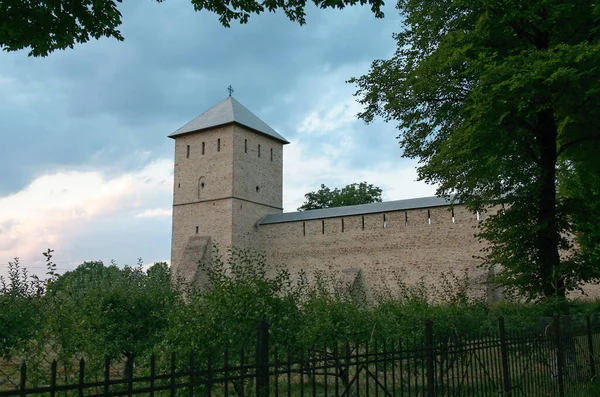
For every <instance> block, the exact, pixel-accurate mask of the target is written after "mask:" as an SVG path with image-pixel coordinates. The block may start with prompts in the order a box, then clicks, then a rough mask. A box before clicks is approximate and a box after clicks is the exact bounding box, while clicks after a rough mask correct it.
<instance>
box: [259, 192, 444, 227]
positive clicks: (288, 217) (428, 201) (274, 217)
mask: <svg viewBox="0 0 600 397" xmlns="http://www.w3.org/2000/svg"><path fill="white" fill-rule="evenodd" d="M451 201H452V197H450V198H449V199H444V198H441V197H435V196H433V197H421V198H414V199H407V200H396V201H384V202H383V203H372V204H361V205H349V206H347V207H336V208H324V209H321V210H311V211H299V212H284V213H282V214H269V215H266V216H265V217H264V218H262V219H261V220H260V222H259V223H258V224H259V225H268V224H272V223H284V222H297V221H308V220H312V219H324V218H337V217H342V216H352V215H365V214H375V213H378V212H392V211H402V210H413V209H418V208H431V207H442V206H445V205H450V203H451Z"/></svg>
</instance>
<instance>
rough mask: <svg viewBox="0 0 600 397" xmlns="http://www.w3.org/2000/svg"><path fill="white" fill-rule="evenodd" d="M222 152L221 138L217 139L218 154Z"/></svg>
mask: <svg viewBox="0 0 600 397" xmlns="http://www.w3.org/2000/svg"><path fill="white" fill-rule="evenodd" d="M220 151H221V138H219V139H217V152H220Z"/></svg>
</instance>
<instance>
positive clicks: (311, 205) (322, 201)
mask: <svg viewBox="0 0 600 397" xmlns="http://www.w3.org/2000/svg"><path fill="white" fill-rule="evenodd" d="M304 197H305V198H306V201H305V202H304V204H302V205H301V206H300V207H298V211H307V210H316V209H320V208H332V207H344V206H346V205H358V204H368V203H380V202H381V189H380V188H378V187H377V186H373V185H372V184H368V183H367V182H360V183H352V184H350V185H348V186H346V187H343V188H342V189H338V188H335V189H333V190H331V189H330V188H328V187H327V186H325V185H321V189H319V190H317V191H316V192H309V193H306V194H305V195H304Z"/></svg>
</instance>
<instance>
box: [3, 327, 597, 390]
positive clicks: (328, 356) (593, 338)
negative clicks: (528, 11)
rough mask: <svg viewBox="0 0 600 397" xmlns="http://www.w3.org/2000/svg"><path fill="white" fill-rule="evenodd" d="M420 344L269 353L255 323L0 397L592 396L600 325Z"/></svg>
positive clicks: (20, 379) (21, 382) (20, 373)
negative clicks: (229, 334) (184, 352)
mask: <svg viewBox="0 0 600 397" xmlns="http://www.w3.org/2000/svg"><path fill="white" fill-rule="evenodd" d="M424 335H425V337H424V338H422V339H412V340H406V339H403V338H399V339H398V340H394V341H391V340H388V341H385V342H380V341H368V342H365V341H361V342H350V341H349V342H346V343H337V344H336V343H333V344H331V345H329V346H320V347H317V346H312V347H310V348H306V349H305V348H299V347H292V346H286V347H283V348H282V347H281V346H270V345H269V332H268V324H267V323H266V322H261V323H260V325H259V327H258V334H257V343H256V346H254V347H253V349H252V350H251V351H245V350H243V349H242V350H240V351H236V352H233V351H230V350H223V351H221V352H212V353H211V352H202V353H196V354H194V353H192V354H190V355H189V356H186V357H178V356H176V355H175V354H171V355H168V356H165V355H152V356H151V357H150V358H149V359H147V360H144V359H139V360H138V359H134V357H132V356H129V358H128V359H127V360H126V361H124V362H122V363H121V362H111V360H110V359H108V358H106V359H105V361H104V363H102V364H101V365H99V364H97V363H95V364H93V365H91V366H90V365H88V363H86V361H85V360H84V359H81V360H79V361H78V362H70V363H61V364H60V365H59V363H58V362H56V361H52V362H51V364H50V368H49V371H47V374H48V376H46V377H44V376H41V375H40V369H39V368H29V367H28V366H27V365H26V364H21V365H20V366H18V367H15V368H14V374H13V376H12V378H10V379H8V380H5V382H4V384H0V397H13V396H50V397H55V396H71V395H72V396H124V395H126V396H133V395H148V396H152V397H153V396H180V395H187V396H225V397H227V396H239V397H246V396H256V397H266V396H276V397H280V396H281V397H285V396H288V397H292V396H301V397H304V396H335V397H347V396H352V397H358V396H365V397H371V396H374V397H379V396H382V397H384V396H414V397H416V396H428V397H432V396H499V395H500V396H560V397H563V396H594V395H600V387H599V385H598V382H597V370H598V367H597V363H598V360H599V357H598V352H599V351H600V323H598V322H596V321H592V319H591V318H590V316H587V317H585V318H584V320H583V321H574V320H573V318H571V317H560V318H559V317H555V318H554V319H553V321H551V322H549V323H547V324H543V326H542V327H540V328H536V329H524V330H519V331H507V330H506V329H505V324H504V319H502V318H500V319H499V320H498V327H497V329H496V330H495V331H494V332H488V333H486V334H484V335H472V334H470V335H469V334H467V333H464V334H461V333H453V334H444V333H442V332H436V329H435V327H434V324H432V323H431V322H430V321H427V322H426V324H425V333H424ZM31 370H35V372H31ZM5 371H6V368H5ZM42 372H43V371H42Z"/></svg>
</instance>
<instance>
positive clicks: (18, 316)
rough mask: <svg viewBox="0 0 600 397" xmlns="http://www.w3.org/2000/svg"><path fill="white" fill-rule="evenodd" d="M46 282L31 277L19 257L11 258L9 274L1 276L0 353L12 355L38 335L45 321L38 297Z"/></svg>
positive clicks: (7, 355) (8, 356)
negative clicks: (5, 276)
mask: <svg viewBox="0 0 600 397" xmlns="http://www.w3.org/2000/svg"><path fill="white" fill-rule="evenodd" d="M43 291H44V287H43V283H42V282H41V281H40V280H39V279H38V278H36V277H30V276H29V275H28V273H27V270H26V269H23V268H22V267H21V265H20V263H19V258H15V260H14V261H12V262H8V274H7V278H6V279H5V278H4V277H2V276H0V357H5V358H10V356H11V355H12V353H14V351H15V350H20V349H23V348H24V347H25V346H26V345H27V343H28V342H29V340H30V339H32V338H34V337H35V335H37V333H38V331H39V329H40V327H41V324H42V323H43V318H44V316H43V314H42V311H41V310H40V306H39V300H40V297H41V296H42V294H43Z"/></svg>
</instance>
